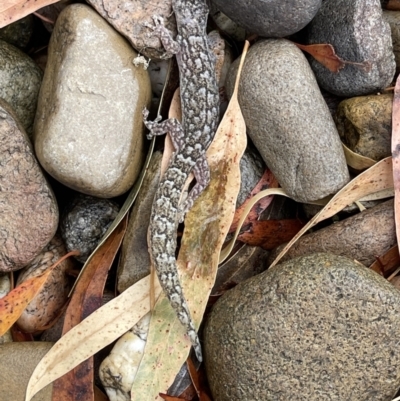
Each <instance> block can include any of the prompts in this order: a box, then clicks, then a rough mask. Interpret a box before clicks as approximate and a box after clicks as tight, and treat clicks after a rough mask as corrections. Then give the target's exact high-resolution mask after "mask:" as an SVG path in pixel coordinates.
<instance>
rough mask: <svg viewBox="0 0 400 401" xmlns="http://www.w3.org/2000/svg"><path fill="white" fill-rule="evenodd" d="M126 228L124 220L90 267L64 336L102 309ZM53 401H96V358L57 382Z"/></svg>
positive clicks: (78, 286) (73, 302)
mask: <svg viewBox="0 0 400 401" xmlns="http://www.w3.org/2000/svg"><path fill="white" fill-rule="evenodd" d="M126 224H127V219H126V218H125V219H124V220H122V221H121V223H120V224H119V225H118V227H117V228H116V229H115V230H114V232H113V233H112V234H111V235H110V236H109V237H108V239H107V240H106V241H105V242H104V244H103V245H102V246H101V248H99V250H98V251H97V252H96V254H95V255H94V256H93V257H92V259H91V260H90V261H89V263H88V264H87V266H86V268H85V270H84V271H83V273H82V275H81V277H80V279H79V281H78V283H77V284H76V287H75V290H74V292H73V294H72V298H71V302H70V303H69V305H68V308H67V312H66V314H65V319H64V327H63V334H65V333H67V332H68V331H69V330H71V329H72V328H73V327H74V326H76V325H77V324H78V323H80V322H81V321H82V320H83V319H85V318H86V317H87V316H89V315H90V314H91V313H93V312H94V311H95V310H96V309H98V308H99V307H100V306H101V303H102V295H103V290H104V285H105V283H106V279H107V275H108V271H109V269H110V267H111V265H112V263H113V261H114V258H115V255H116V254H117V252H118V249H119V247H120V245H121V242H122V239H123V237H124V234H125V231H126ZM52 399H53V401H93V399H94V383H93V357H90V358H89V359H87V360H86V361H85V362H82V363H81V364H80V365H78V366H77V367H76V368H74V369H72V370H71V371H70V372H68V373H67V374H65V375H64V376H62V377H60V378H59V379H57V380H56V381H55V382H54V384H53V396H52Z"/></svg>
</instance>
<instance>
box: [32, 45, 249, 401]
mask: <svg viewBox="0 0 400 401" xmlns="http://www.w3.org/2000/svg"><path fill="white" fill-rule="evenodd" d="M247 47H248V44H246V47H245V50H244V52H243V56H242V58H243V57H244V54H245V52H246V50H247ZM242 63H243V59H242V62H241V65H242ZM238 77H239V73H238ZM237 87H238V82H237V83H236V89H235V92H234V95H233V96H232V99H231V102H230V105H229V106H228V110H227V112H226V113H225V115H224V118H223V120H222V122H221V124H220V127H219V129H218V131H217V134H216V137H215V140H214V142H213V144H212V145H211V146H210V148H209V150H208V152H207V158H208V161H209V164H210V167H211V171H212V174H211V183H210V185H209V186H208V188H207V190H206V191H205V192H204V193H203V194H202V196H201V199H199V200H198V202H197V203H196V204H195V205H194V206H193V208H192V210H191V211H190V212H189V213H188V215H187V217H186V229H185V233H184V236H183V238H182V245H181V251H180V254H179V257H178V262H177V264H178V268H179V269H180V270H181V271H183V272H184V273H185V274H184V275H183V276H182V288H183V290H184V292H185V294H186V297H187V300H188V304H189V307H190V308H191V311H192V314H193V318H194V319H195V321H196V322H197V324H198V325H199V324H200V321H201V317H202V315H203V313H204V310H205V307H206V304H207V298H208V295H209V293H210V291H211V289H212V284H213V281H214V278H215V275H216V272H217V267H218V258H219V250H220V249H221V247H222V243H223V240H224V238H225V236H226V234H227V231H228V229H229V226H230V223H231V221H232V219H233V215H234V210H235V201H236V197H237V193H238V191H239V187H240V170H239V161H240V158H241V155H242V153H243V152H244V149H245V147H246V135H245V132H246V131H245V124H244V120H243V117H242V115H241V112H240V108H239V105H238V102H237ZM215 167H216V169H215V170H214V168H215ZM199 216H201V218H203V219H204V223H202V224H199ZM199 227H200V229H199ZM210 233H214V234H213V236H212V238H211V236H210ZM194 251H195V252H194ZM194 278H195V279H194ZM150 284H151V280H150V275H149V276H147V277H145V278H143V279H142V280H140V281H139V282H138V283H136V284H134V285H133V286H131V287H130V288H128V289H127V290H125V291H124V292H123V293H122V294H120V295H119V296H118V297H116V298H114V299H113V300H112V301H110V302H108V303H107V304H105V305H104V306H102V307H101V308H99V309H98V310H96V311H95V312H94V313H92V314H91V315H90V316H88V317H87V318H86V319H85V320H83V321H82V322H81V323H79V324H78V325H77V326H75V327H73V328H72V329H71V330H70V331H68V332H67V333H66V334H65V335H64V336H63V337H62V338H61V339H60V340H59V341H58V342H57V343H56V344H55V345H54V346H53V347H52V349H51V350H50V351H49V352H48V353H47V354H46V355H45V356H44V358H43V359H42V360H41V361H40V362H39V364H38V365H37V366H36V368H35V371H34V372H33V374H32V376H31V378H30V381H29V383H28V387H27V392H26V401H28V400H30V399H31V398H32V397H33V396H34V395H35V394H36V393H37V392H38V391H40V390H41V389H42V388H44V387H45V386H46V385H48V384H50V383H51V382H52V381H54V380H55V379H57V378H59V377H60V376H62V375H63V374H65V373H66V372H68V371H70V370H71V369H73V368H74V367H75V366H77V365H78V364H79V363H81V362H82V361H84V360H85V359H87V358H89V357H90V356H91V355H93V354H95V353H96V352H98V351H99V350H101V349H102V348H104V347H105V346H106V345H108V344H110V343H111V342H113V341H114V340H116V339H117V338H118V337H120V336H121V335H122V334H124V333H125V332H126V331H128V330H129V329H130V328H131V327H132V326H133V325H134V324H136V323H137V321H138V320H139V319H140V318H142V317H143V316H144V315H145V314H146V313H147V312H149V311H150V302H149V287H150ZM154 287H155V288H154V290H155V298H157V297H158V296H159V294H160V293H161V288H160V286H159V283H158V280H156V281H155V282H154ZM161 319H162V320H161ZM159 320H160V322H158V321H159ZM164 322H168V323H166V324H165V323H164ZM152 323H153V324H150V332H149V336H148V340H147V341H148V342H147V345H146V349H145V354H144V356H143V360H142V363H141V365H140V367H139V371H138V373H137V375H136V378H135V382H134V385H133V388H132V399H135V397H137V398H136V399H139V400H143V399H161V398H160V397H159V393H160V392H165V391H166V390H167V389H168V387H169V385H170V384H171V383H172V381H173V379H174V377H175V375H176V373H177V372H178V371H179V369H180V367H181V365H182V363H183V362H184V361H185V359H186V357H187V355H188V354H189V350H190V341H189V339H188V338H186V336H185V332H184V328H183V326H182V325H181V324H180V322H179V321H178V319H177V317H176V314H175V312H174V311H173V310H172V308H171V306H170V305H169V302H168V301H167V299H166V298H165V297H162V299H160V300H159V301H158V302H157V304H156V308H155V310H154V311H153V319H152ZM157 324H159V325H160V326H163V325H164V327H165V326H166V327H167V332H168V337H167V338H165V337H163V336H160V334H159V333H154V331H155V328H154V326H156V327H157ZM156 330H157V329H156ZM160 338H161V342H160V341H158V340H159V339H160ZM161 347H162V348H161ZM160 351H163V352H160ZM154 368H156V369H154ZM146 375H147V377H146ZM147 380H149V381H150V382H147V383H143V381H144V382H146V381H147ZM143 384H144V385H143ZM141 394H142V395H141ZM146 394H151V396H149V398H147V396H146Z"/></svg>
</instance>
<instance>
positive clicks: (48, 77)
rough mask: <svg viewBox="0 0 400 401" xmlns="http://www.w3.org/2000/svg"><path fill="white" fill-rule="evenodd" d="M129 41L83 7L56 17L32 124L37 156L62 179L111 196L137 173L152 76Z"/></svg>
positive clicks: (81, 189) (81, 188) (90, 192)
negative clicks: (140, 64)
mask: <svg viewBox="0 0 400 401" xmlns="http://www.w3.org/2000/svg"><path fill="white" fill-rule="evenodd" d="M136 56H137V53H136V52H134V51H133V49H132V47H131V46H130V45H129V44H128V42H127V41H126V40H125V39H124V38H123V37H122V36H120V35H119V34H118V33H117V32H115V31H114V29H113V28H112V27H110V25H109V24H107V22H106V21H104V20H103V18H101V17H100V16H99V15H98V14H97V13H96V12H95V11H94V10H92V9H91V8H90V7H88V6H86V5H83V4H73V5H71V6H68V7H67V8H65V9H64V10H63V11H62V12H61V14H60V16H59V17H58V19H57V23H56V25H55V28H54V31H53V34H52V37H51V40H50V44H49V56H48V63H47V68H46V72H45V75H44V78H43V85H42V88H41V90H40V96H39V102H38V110H37V113H36V119H35V127H34V142H35V149H36V154H37V157H38V159H39V161H40V163H41V164H42V166H43V167H44V169H45V170H46V171H47V172H48V173H49V174H50V175H52V176H53V177H54V178H55V179H57V180H58V181H60V182H61V183H62V184H64V185H66V186H68V187H70V188H72V189H75V190H77V191H79V192H83V193H86V194H88V195H92V196H97V197H101V198H111V197H115V196H118V195H120V194H122V193H124V192H126V191H127V190H128V189H129V188H130V187H131V186H132V184H133V182H134V181H135V179H136V178H137V176H138V174H139V172H140V170H141V166H142V161H143V144H144V141H145V135H144V124H143V116H142V111H143V108H144V107H145V106H149V103H150V98H151V88H150V79H149V74H148V72H147V71H145V70H144V69H143V68H141V67H135V66H134V65H133V63H132V60H133V59H134V58H135V57H136Z"/></svg>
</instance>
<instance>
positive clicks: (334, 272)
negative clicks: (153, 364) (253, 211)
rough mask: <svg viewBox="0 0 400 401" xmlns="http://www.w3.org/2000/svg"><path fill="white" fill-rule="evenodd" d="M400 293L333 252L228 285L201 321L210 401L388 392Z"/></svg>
mask: <svg viewBox="0 0 400 401" xmlns="http://www.w3.org/2000/svg"><path fill="white" fill-rule="evenodd" d="M399 329H400V292H399V291H398V290H397V289H395V287H394V286H392V284H390V283H389V282H388V281H386V280H385V279H384V278H382V277H381V276H379V275H378V274H376V273H375V272H373V271H371V270H368V269H367V268H365V267H363V266H361V265H359V264H357V263H355V262H353V261H352V260H350V259H348V258H345V257H341V256H334V255H331V254H323V253H320V254H313V255H310V256H307V257H302V258H297V259H293V260H291V261H288V262H285V263H282V264H281V265H278V266H275V267H274V268H272V269H270V270H268V271H266V272H264V273H262V274H260V275H258V276H255V277H253V278H251V279H249V280H247V281H245V282H244V283H242V284H239V285H238V286H237V287H235V288H234V289H233V290H231V291H229V292H227V293H226V294H225V295H224V296H222V298H221V299H220V300H219V301H218V302H217V303H216V305H215V306H214V308H213V310H212V313H211V314H210V317H209V320H208V322H207V324H206V328H205V346H204V351H205V362H206V369H207V374H208V378H209V382H210V386H211V390H212V393H213V397H214V398H213V399H214V400H215V401H228V400H229V401H231V400H246V401H253V400H270V401H287V400H291V399H296V400H298V401H303V400H304V401H306V400H307V401H314V400H315V401H317V400H318V401H320V400H328V399H329V400H352V401H371V400H374V401H387V400H391V399H392V398H393V397H394V395H395V394H396V391H397V389H398V387H399V386H400V351H399V347H398V336H397V334H396V333H398V332H399Z"/></svg>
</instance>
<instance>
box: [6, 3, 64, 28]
mask: <svg viewBox="0 0 400 401" xmlns="http://www.w3.org/2000/svg"><path fill="white" fill-rule="evenodd" d="M58 1H59V0H34V1H31V0H1V1H0V28H3V27H5V26H6V25H8V24H11V23H12V22H15V21H18V20H19V19H21V18H24V17H26V16H27V15H29V14H32V13H33V12H35V11H37V10H39V9H40V8H42V7H45V6H48V5H50V4H54V3H57V2H58Z"/></svg>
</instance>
